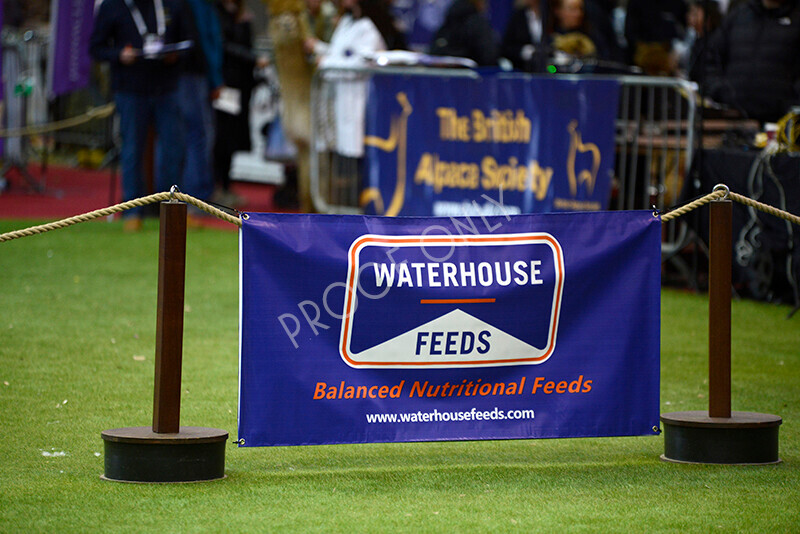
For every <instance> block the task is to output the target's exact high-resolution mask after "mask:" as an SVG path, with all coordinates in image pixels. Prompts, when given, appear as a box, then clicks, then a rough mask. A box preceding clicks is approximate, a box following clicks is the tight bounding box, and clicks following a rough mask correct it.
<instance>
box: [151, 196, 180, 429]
mask: <svg viewBox="0 0 800 534" xmlns="http://www.w3.org/2000/svg"><path fill="white" fill-rule="evenodd" d="M185 278H186V204H184V203H183V202H162V203H161V221H160V230H159V247H158V311H157V319H156V371H155V388H154V389H155V394H154V401H153V432H158V433H172V434H174V433H178V432H179V431H180V416H181V360H182V354H183V299H184V283H185Z"/></svg>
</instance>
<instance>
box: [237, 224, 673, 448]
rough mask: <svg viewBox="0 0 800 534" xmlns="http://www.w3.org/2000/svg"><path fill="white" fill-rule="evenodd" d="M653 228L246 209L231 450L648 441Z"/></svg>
mask: <svg viewBox="0 0 800 534" xmlns="http://www.w3.org/2000/svg"><path fill="white" fill-rule="evenodd" d="M660 236H661V224H660V221H659V219H658V218H656V217H653V215H652V213H650V212H598V213H570V214H548V215H540V214H533V215H518V216H511V217H505V216H499V217H478V218H387V217H370V216H333V215H295V214H258V213H251V214H248V215H247V218H246V219H245V220H244V221H243V225H242V230H241V235H240V237H241V242H240V245H241V264H240V267H241V333H240V334H241V346H240V351H241V354H240V396H239V437H240V438H242V439H244V443H243V445H245V446H264V445H311V444H331V443H365V442H395V441H436V440H473V439H514V438H557V437H588V436H618V435H644V434H653V433H654V428H655V427H657V426H658V418H659V350H660V348H659V335H660V334H659V312H660V265H661V261H660V260H661V252H660Z"/></svg>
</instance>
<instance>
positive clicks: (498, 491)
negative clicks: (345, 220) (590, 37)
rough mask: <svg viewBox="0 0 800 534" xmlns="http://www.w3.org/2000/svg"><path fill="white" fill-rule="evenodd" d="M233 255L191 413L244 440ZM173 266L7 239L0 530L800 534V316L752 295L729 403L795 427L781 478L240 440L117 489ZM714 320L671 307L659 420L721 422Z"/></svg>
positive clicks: (479, 453) (208, 303)
mask: <svg viewBox="0 0 800 534" xmlns="http://www.w3.org/2000/svg"><path fill="white" fill-rule="evenodd" d="M28 225H29V223H27V222H19V221H16V222H9V221H5V222H0V233H2V232H6V231H10V230H12V229H18V228H21V227H25V226H28ZM237 248H238V240H237V236H236V234H235V233H233V232H222V231H214V230H202V231H195V232H190V234H189V238H188V245H187V283H186V307H187V308H186V314H185V337H184V360H183V393H182V412H181V422H182V424H184V425H194V426H210V427H216V428H222V429H225V430H227V431H228V432H230V434H231V436H232V437H234V438H235V436H236V405H237V384H238V377H237V372H238V367H237V366H238V364H237V350H238V349H237V340H238V333H237V329H238V266H237V262H238V253H237ZM157 255H158V232H157V223H156V222H155V221H148V223H147V225H146V227H145V231H144V232H141V233H139V234H136V235H126V234H123V233H122V232H121V228H120V225H119V223H111V224H109V223H105V222H94V223H87V224H82V225H78V226H75V227H71V228H68V229H65V230H59V231H56V232H51V233H48V234H46V235H40V236H34V237H29V238H24V239H20V240H16V241H12V242H7V243H0V313H1V314H2V317H1V318H0V462H2V464H0V531H2V532H15V531H26V532H27V531H33V532H40V531H57V532H83V531H131V530H133V531H156V530H158V531H173V532H194V531H225V532H264V531H293V532H306V531H318V532H352V531H356V532H369V531H395V530H402V531H413V532H417V531H422V532H443V531H456V532H464V531H473V532H474V531H500V532H502V531H520V532H530V531H551V530H553V529H558V530H563V529H565V528H566V529H568V530H570V531H577V532H580V531H593V532H607V531H617V532H629V531H672V532H686V531H701V532H708V531H723V532H731V531H741V532H789V531H797V530H799V529H800V507H799V506H798V503H799V502H800V435H799V434H798V429H797V421H798V419H799V418H800V402H798V401H800V316H797V317H795V318H794V319H792V320H786V315H787V314H788V312H789V308H787V307H785V306H784V307H779V306H772V305H768V304H764V303H757V302H750V301H737V302H734V304H733V318H732V319H733V353H734V354H733V408H734V409H735V410H743V411H757V412H764V413H774V414H777V415H780V416H782V417H783V418H784V424H783V426H782V427H781V430H780V454H781V457H782V459H783V460H784V461H783V463H781V464H779V465H773V466H761V467H752V466H749V467H745V466H699V465H679V464H671V463H666V462H662V461H660V460H659V455H660V454H661V453H662V452H663V439H662V438H661V437H652V436H651V437H637V438H605V439H571V440H531V441H493V442H457V443H420V444H372V445H353V446H346V445H337V446H320V447H293V448H289V447H278V448H245V449H239V448H237V447H236V446H235V445H234V444H233V443H232V442H229V444H228V446H227V447H228V448H227V451H226V452H227V454H226V467H227V468H226V471H227V475H228V476H227V478H226V479H225V480H223V481H216V482H210V483H200V484H177V485H146V484H120V483H113V482H107V481H102V480H101V479H100V478H99V477H100V475H101V474H102V473H103V458H102V455H101V454H99V453H101V452H102V450H103V443H102V440H101V438H100V432H101V431H103V430H105V429H109V428H116V427H123V426H146V425H149V424H150V422H151V420H152V402H153V400H152V388H153V386H152V383H153V353H154V339H155V322H156V319H155V308H156V286H157ZM707 306H708V305H707V299H706V297H705V296H703V295H693V294H689V293H684V292H679V291H672V290H665V291H663V293H662V340H661V341H662V349H661V353H662V386H661V404H662V411H663V412H670V411H682V410H702V409H706V408H707V402H708V399H707V398H706V397H707V382H706V379H707V339H708V334H707V319H706V318H707V313H708V312H707ZM43 452H48V453H53V452H64V453H66V455H65V456H56V457H47V456H43Z"/></svg>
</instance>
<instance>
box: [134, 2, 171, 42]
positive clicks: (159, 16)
mask: <svg viewBox="0 0 800 534" xmlns="http://www.w3.org/2000/svg"><path fill="white" fill-rule="evenodd" d="M125 5H126V6H128V11H130V12H131V17H133V22H135V23H136V29H137V30H139V34H140V35H141V36H142V37H144V36H145V35H147V34H148V33H149V32H148V31H147V24H145V22H144V18H143V17H142V13H141V11H139V8H138V7H136V4H134V3H133V0H125ZM153 7H155V10H156V26H157V28H158V31H157V34H158V36H159V37H161V36H163V35H164V33H165V32H166V31H167V30H166V25H165V24H164V4H163V3H162V0H153Z"/></svg>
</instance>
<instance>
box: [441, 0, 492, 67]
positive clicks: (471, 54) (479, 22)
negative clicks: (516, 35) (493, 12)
mask: <svg viewBox="0 0 800 534" xmlns="http://www.w3.org/2000/svg"><path fill="white" fill-rule="evenodd" d="M486 6H487V4H486V0H454V1H453V3H452V4H450V7H449V8H448V9H447V14H446V15H445V17H444V23H442V26H441V27H440V28H439V30H438V31H437V32H436V35H434V36H433V41H432V42H431V46H430V50H429V53H430V54H431V55H434V56H455V57H465V58H469V59H472V60H473V61H475V63H477V64H478V65H479V66H481V67H489V66H495V65H497V61H498V59H499V57H500V46H499V42H498V40H497V36H496V35H495V33H494V29H492V26H491V24H489V19H487V18H486Z"/></svg>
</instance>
